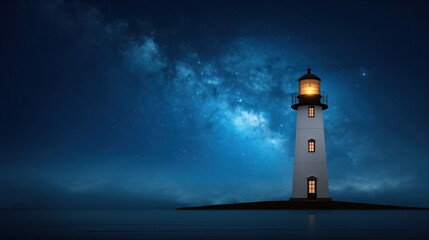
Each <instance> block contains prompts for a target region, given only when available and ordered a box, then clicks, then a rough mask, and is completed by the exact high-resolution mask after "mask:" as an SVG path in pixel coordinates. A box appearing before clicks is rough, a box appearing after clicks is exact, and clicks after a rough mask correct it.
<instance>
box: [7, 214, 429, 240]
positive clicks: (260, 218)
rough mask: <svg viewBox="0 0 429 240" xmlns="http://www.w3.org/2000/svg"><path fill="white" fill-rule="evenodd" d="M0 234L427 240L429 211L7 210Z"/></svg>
mask: <svg viewBox="0 0 429 240" xmlns="http://www.w3.org/2000/svg"><path fill="white" fill-rule="evenodd" d="M0 239H2V240H3V239H429V211H176V210H140V209H139V210H136V209H125V210H124V209H89V210H88V209H61V210H58V209H56V210H43V209H34V210H19V209H13V210H12V209H8V210H0Z"/></svg>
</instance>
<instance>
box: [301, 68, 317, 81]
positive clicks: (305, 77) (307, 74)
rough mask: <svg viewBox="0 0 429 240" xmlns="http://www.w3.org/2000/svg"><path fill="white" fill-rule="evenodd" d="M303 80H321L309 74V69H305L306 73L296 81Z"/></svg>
mask: <svg viewBox="0 0 429 240" xmlns="http://www.w3.org/2000/svg"><path fill="white" fill-rule="evenodd" d="M304 79H317V80H319V81H320V80H321V79H320V78H319V77H318V76H316V75H314V74H312V73H311V68H308V69H307V73H306V74H304V75H302V76H301V77H300V78H299V79H298V81H301V80H304Z"/></svg>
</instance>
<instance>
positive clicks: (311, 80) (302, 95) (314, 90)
mask: <svg viewBox="0 0 429 240" xmlns="http://www.w3.org/2000/svg"><path fill="white" fill-rule="evenodd" d="M320 80H321V79H320V78H319V77H318V76H316V75H314V74H313V73H311V68H308V69H307V74H304V75H303V76H302V77H300V78H299V79H298V83H299V87H298V92H297V93H293V94H292V106H291V107H292V109H294V110H297V109H298V107H299V106H311V105H313V106H321V107H322V109H323V110H325V109H327V108H328V96H327V95H326V94H325V93H322V92H321V91H320Z"/></svg>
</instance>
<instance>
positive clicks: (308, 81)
mask: <svg viewBox="0 0 429 240" xmlns="http://www.w3.org/2000/svg"><path fill="white" fill-rule="evenodd" d="M298 80H299V95H320V78H319V77H318V76H316V75H314V74H312V73H311V68H308V69H307V74H305V75H304V76H302V77H300V78H299V79H298Z"/></svg>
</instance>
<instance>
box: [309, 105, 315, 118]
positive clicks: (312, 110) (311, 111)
mask: <svg viewBox="0 0 429 240" xmlns="http://www.w3.org/2000/svg"><path fill="white" fill-rule="evenodd" d="M308 117H314V106H309V107H308Z"/></svg>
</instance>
